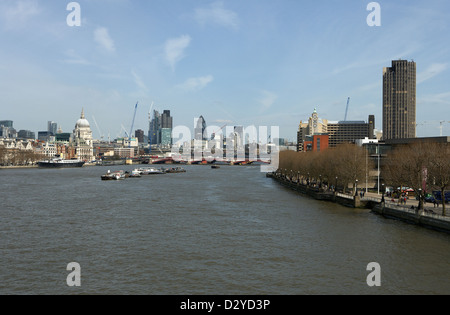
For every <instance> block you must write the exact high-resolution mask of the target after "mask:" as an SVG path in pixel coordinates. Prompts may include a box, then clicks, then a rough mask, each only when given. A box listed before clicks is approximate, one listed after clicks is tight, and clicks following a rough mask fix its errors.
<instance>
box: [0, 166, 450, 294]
mask: <svg viewBox="0 0 450 315" xmlns="http://www.w3.org/2000/svg"><path fill="white" fill-rule="evenodd" d="M132 168H133V167H131V166H123V167H115V168H114V167H111V168H110V169H111V170H119V169H124V170H131V169H132ZM185 169H186V170H187V172H186V173H180V174H165V175H155V176H144V177H142V178H134V179H131V178H129V179H126V180H123V181H101V180H100V176H101V175H103V174H104V173H105V172H106V171H107V170H108V168H105V167H84V168H80V169H61V170H48V169H25V170H0V178H1V181H0V196H1V199H0V200H1V205H0V294H3V295H4V294H7V295H8V294H12V295H16V294H42V295H47V294H58V295H59V294H145V295H304V294H308V295H309V294H340V295H342V294H380V295H381V294H450V280H449V279H450V264H449V262H450V235H448V234H445V233H441V232H436V231H432V230H427V229H424V228H421V227H418V226H414V225H409V224H406V223H403V222H400V221H395V220H390V219H385V218H383V217H380V216H377V215H375V214H373V213H371V212H370V211H369V210H361V209H352V208H345V207H342V206H339V205H336V204H334V203H328V202H320V201H316V200H313V199H309V198H307V197H303V196H301V195H298V194H297V193H295V192H293V191H290V190H288V189H286V188H284V187H282V186H280V185H279V184H277V183H276V182H275V181H273V180H272V179H269V178H266V177H265V174H263V173H261V172H260V169H259V167H256V166H234V167H232V166H222V167H221V168H220V169H211V168H210V167H208V166H194V165H192V166H185ZM71 262H77V263H78V264H79V265H80V267H81V286H80V287H69V286H68V285H67V282H66V279H67V276H68V275H69V273H70V271H67V269H66V268H67V266H68V264H69V263H71ZM371 262H377V263H378V264H379V266H380V267H381V273H380V275H381V286H379V287H369V286H368V284H367V281H366V280H367V277H368V275H369V274H370V271H367V266H368V264H369V263H371Z"/></svg>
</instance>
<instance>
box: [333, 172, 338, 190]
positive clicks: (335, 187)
mask: <svg viewBox="0 0 450 315" xmlns="http://www.w3.org/2000/svg"><path fill="white" fill-rule="evenodd" d="M337 181H338V177H337V176H336V185H334V192H335V193H336V194H337Z"/></svg>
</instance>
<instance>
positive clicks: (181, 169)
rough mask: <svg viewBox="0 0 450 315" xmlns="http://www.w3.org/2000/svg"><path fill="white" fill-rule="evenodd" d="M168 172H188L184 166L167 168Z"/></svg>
mask: <svg viewBox="0 0 450 315" xmlns="http://www.w3.org/2000/svg"><path fill="white" fill-rule="evenodd" d="M165 172H166V173H186V170H185V169H184V168H182V167H172V168H169V169H166V170H165Z"/></svg>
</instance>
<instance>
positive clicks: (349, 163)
mask: <svg viewBox="0 0 450 315" xmlns="http://www.w3.org/2000/svg"><path fill="white" fill-rule="evenodd" d="M367 154H368V153H367V150H366V149H365V148H362V147H358V146H356V145H352V144H343V145H340V146H338V147H337V148H331V149H328V150H325V151H322V152H308V153H304V152H293V151H284V152H281V153H280V166H279V172H281V173H283V174H286V175H287V176H289V177H291V178H292V177H294V178H298V179H299V180H301V181H306V182H307V183H311V182H313V183H317V182H320V183H327V184H328V185H333V186H338V187H342V188H343V190H344V192H345V190H346V189H348V187H350V186H352V187H353V189H354V190H355V189H356V185H357V183H358V181H359V182H361V181H363V180H365V178H366V176H368V173H369V172H370V171H371V170H374V169H375V165H374V164H375V163H374V161H373V160H372V159H370V158H368V156H367ZM385 159H386V160H385V161H384V163H383V164H384V165H383V167H382V169H381V177H382V178H383V181H384V183H385V186H386V187H388V186H392V187H394V188H396V187H409V188H411V189H413V190H414V192H415V195H416V196H418V199H419V209H423V205H424V199H425V196H426V195H427V194H429V193H432V192H433V191H440V192H441V196H442V201H443V202H442V204H443V210H442V211H443V215H446V213H445V192H446V190H448V189H450V145H449V144H447V143H425V142H418V143H415V144H409V145H404V146H399V147H397V148H395V149H393V150H392V151H391V152H389V153H388V154H387V157H386V158H385Z"/></svg>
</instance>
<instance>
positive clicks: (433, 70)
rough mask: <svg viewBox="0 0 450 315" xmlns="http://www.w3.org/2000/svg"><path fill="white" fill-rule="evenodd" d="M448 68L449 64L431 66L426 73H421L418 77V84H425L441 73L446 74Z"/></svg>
mask: <svg viewBox="0 0 450 315" xmlns="http://www.w3.org/2000/svg"><path fill="white" fill-rule="evenodd" d="M447 68H448V63H433V64H432V65H431V66H429V67H428V68H427V69H426V70H425V71H424V72H422V73H419V74H418V75H417V83H418V84H419V83H422V82H425V81H427V80H429V79H431V78H433V77H435V76H437V75H438V74H440V73H441V72H444V71H445V70H447Z"/></svg>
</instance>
